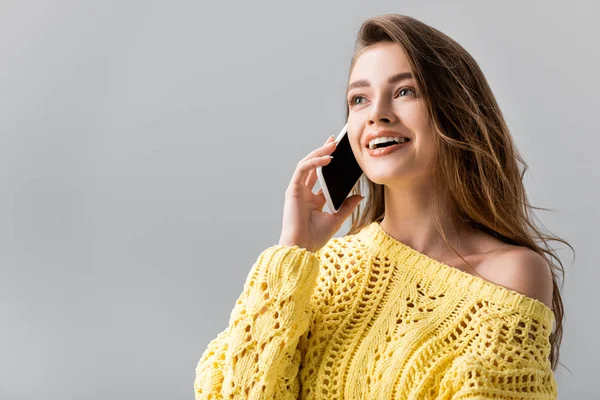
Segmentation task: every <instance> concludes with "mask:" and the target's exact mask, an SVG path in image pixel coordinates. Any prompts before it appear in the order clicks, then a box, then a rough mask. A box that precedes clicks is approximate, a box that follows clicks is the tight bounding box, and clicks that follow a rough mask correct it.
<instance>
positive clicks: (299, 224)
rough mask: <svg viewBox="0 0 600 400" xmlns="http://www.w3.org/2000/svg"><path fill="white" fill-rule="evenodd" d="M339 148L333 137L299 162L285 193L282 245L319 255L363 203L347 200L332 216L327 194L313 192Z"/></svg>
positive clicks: (358, 200)
mask: <svg viewBox="0 0 600 400" xmlns="http://www.w3.org/2000/svg"><path fill="white" fill-rule="evenodd" d="M335 146H336V144H335V138H334V137H333V136H331V137H330V138H329V139H327V141H326V142H325V144H324V145H323V146H321V147H319V148H318V149H316V150H314V151H312V152H311V153H310V154H308V155H307V156H306V157H304V158H303V159H302V160H300V162H298V165H297V166H296V170H295V171H294V174H293V176H292V179H291V181H290V184H289V186H288V188H287V189H286V191H285V204H284V207H283V224H282V229H281V236H280V238H279V244H280V245H282V246H294V245H297V246H298V247H302V248H305V249H307V250H308V251H311V252H317V251H318V250H320V249H321V248H322V247H323V246H325V245H326V244H327V242H328V241H329V239H331V238H332V237H333V235H334V234H335V233H336V232H337V231H338V230H339V229H340V228H341V227H342V225H343V223H344V221H345V220H346V218H348V217H349V216H350V215H351V214H352V211H353V210H354V209H355V208H356V206H358V204H359V203H360V201H361V200H362V199H363V197H362V196H360V195H354V196H350V197H348V198H347V199H346V200H344V203H343V204H342V206H341V207H340V209H339V211H338V212H337V213H333V214H332V213H327V212H323V207H324V206H325V203H326V201H325V195H324V194H323V190H322V189H319V191H318V192H317V193H313V192H312V188H313V187H314V185H315V182H316V181H317V173H316V168H317V167H318V166H323V165H327V164H328V163H329V162H330V161H331V159H330V158H329V157H327V156H329V155H330V154H331V153H332V152H333V150H334V149H335Z"/></svg>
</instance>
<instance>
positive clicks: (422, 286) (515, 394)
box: [194, 222, 557, 400]
mask: <svg viewBox="0 0 600 400" xmlns="http://www.w3.org/2000/svg"><path fill="white" fill-rule="evenodd" d="M554 322H555V321H554V314H553V312H552V310H551V309H550V308H548V307H547V306H546V305H545V304H544V303H542V302H540V301H538V300H536V299H533V298H530V297H527V296H525V295H524V294H521V293H519V292H516V291H513V290H511V289H508V288H505V287H503V286H500V285H496V284H494V283H492V282H490V281H487V280H484V279H483V278H480V277H478V276H474V275H471V274H469V273H467V272H464V271H461V270H459V269H457V268H454V267H451V266H449V265H446V264H443V263H441V262H439V261H437V260H435V259H432V258H430V257H428V256H427V255H425V254H422V253H420V252H418V251H416V250H414V249H413V248H411V247H409V246H408V245H405V244H403V243H401V242H399V241H397V240H396V239H394V238H393V237H391V236H389V235H388V234H387V233H386V232H385V231H384V230H383V229H382V228H381V226H380V225H379V223H378V222H372V223H371V224H370V225H368V226H366V227H364V228H363V229H362V230H361V231H360V232H358V233H356V234H354V235H346V236H344V237H340V238H332V239H331V240H330V241H329V242H328V244H327V245H326V246H324V247H323V248H322V249H321V250H319V251H318V252H316V253H312V252H309V251H307V250H306V249H303V248H300V247H298V246H293V247H289V246H279V245H276V246H272V247H269V248H267V249H266V250H264V251H263V252H262V253H261V254H260V255H259V257H258V259H257V261H256V262H255V263H254V265H253V266H252V268H251V270H250V273H249V275H248V277H247V279H246V282H245V284H244V288H243V291H242V293H241V295H240V296H239V298H238V300H237V302H236V304H235V306H234V308H233V311H232V312H231V317H230V320H229V325H228V326H227V327H226V328H225V329H224V330H223V331H221V333H219V334H218V335H217V337H216V338H214V339H213V340H212V341H211V342H210V343H209V344H208V346H207V348H206V349H205V351H204V352H203V353H202V355H201V357H200V361H199V362H198V365H197V367H196V378H195V381H194V391H195V398H196V399H197V400H199V399H275V400H284V399H290V400H291V399H294V400H297V399H307V400H308V399H311V400H317V399H319V400H321V399H322V400H325V399H327V400H331V399H386V400H387V399H452V400H459V399H469V400H472V399H556V396H557V388H556V381H555V378H554V374H553V371H552V369H551V364H550V359H549V355H550V340H549V337H550V333H551V331H552V328H553V324H554Z"/></svg>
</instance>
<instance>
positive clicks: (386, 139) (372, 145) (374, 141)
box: [369, 136, 408, 150]
mask: <svg viewBox="0 0 600 400" xmlns="http://www.w3.org/2000/svg"><path fill="white" fill-rule="evenodd" d="M392 141H393V142H396V143H404V142H407V141H408V138H397V137H391V136H384V137H378V138H375V139H371V141H370V142H369V149H371V150H373V149H374V148H375V145H376V144H379V143H385V142H392Z"/></svg>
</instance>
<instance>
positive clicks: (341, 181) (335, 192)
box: [321, 133, 363, 210]
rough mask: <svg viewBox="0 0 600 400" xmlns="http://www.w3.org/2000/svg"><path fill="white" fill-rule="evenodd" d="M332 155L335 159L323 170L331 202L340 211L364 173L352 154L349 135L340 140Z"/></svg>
mask: <svg viewBox="0 0 600 400" xmlns="http://www.w3.org/2000/svg"><path fill="white" fill-rule="evenodd" d="M331 155H332V156H333V159H332V160H331V161H330V162H329V164H327V165H324V166H323V167H322V168H321V170H322V173H323V179H324V180H325V183H326V184H327V189H328V190H329V196H330V197H331V202H332V203H333V205H334V206H335V208H336V209H337V210H339V208H340V207H341V206H342V204H343V203H344V200H345V199H346V197H348V195H349V194H350V191H351V190H352V188H353V187H354V185H355V184H356V182H358V180H359V178H360V177H361V175H362V174H363V171H362V169H361V168H360V166H359V165H358V162H357V161H356V158H354V153H352V148H351V147H350V141H349V140H348V133H346V134H344V136H343V137H342V138H341V139H340V141H339V143H338V144H337V145H336V148H335V150H334V151H333V152H332V153H331Z"/></svg>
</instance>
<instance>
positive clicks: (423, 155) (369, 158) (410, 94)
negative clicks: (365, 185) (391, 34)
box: [346, 43, 434, 186]
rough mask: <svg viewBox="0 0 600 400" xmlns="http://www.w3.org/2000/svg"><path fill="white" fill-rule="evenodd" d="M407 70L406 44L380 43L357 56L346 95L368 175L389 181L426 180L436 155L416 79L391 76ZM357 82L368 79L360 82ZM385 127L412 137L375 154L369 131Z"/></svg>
mask: <svg viewBox="0 0 600 400" xmlns="http://www.w3.org/2000/svg"><path fill="white" fill-rule="evenodd" d="M402 73H411V69H410V66H409V63H408V59H407V57H406V55H405V54H404V50H403V49H402V47H401V46H400V45H399V44H396V43H381V44H377V45H375V46H373V47H371V48H369V49H368V50H365V51H364V52H363V53H362V54H361V55H360V56H359V58H358V59H357V61H356V63H355V65H354V69H353V70H352V72H351V75H350V79H349V83H348V88H349V90H348V94H347V96H346V101H347V102H348V107H349V115H348V138H349V140H350V144H351V146H352V151H353V153H354V155H355V157H356V160H357V161H358V164H359V165H360V167H361V168H362V170H363V172H364V173H365V175H366V176H367V178H369V179H370V180H371V181H373V182H375V183H378V184H381V185H386V186H393V185H394V184H395V183H401V182H407V181H418V182H421V183H422V182H424V181H426V180H427V179H428V176H429V174H430V172H431V171H430V165H431V162H432V160H433V156H434V136H433V132H432V129H431V128H430V127H429V124H428V120H427V116H426V112H425V102H424V101H423V100H422V99H421V97H420V93H418V88H417V85H416V80H415V79H414V78H412V77H409V78H408V79H407V78H404V79H401V80H392V81H391V82H390V81H389V79H390V78H391V77H393V76H395V75H397V74H402ZM357 81H363V82H362V83H361V84H358V85H354V84H353V83H356V82H357ZM381 130H390V131H393V132H396V133H397V134H400V135H401V136H404V137H408V138H409V139H410V141H409V142H408V143H406V144H404V145H402V146H400V147H397V148H396V149H395V150H393V151H392V152H389V153H388V154H385V155H377V156H374V155H370V154H369V149H368V143H366V140H367V139H366V138H367V135H369V134H370V133H376V132H379V131H381ZM386 136H387V135H386ZM389 150H391V148H390V149H389Z"/></svg>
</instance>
